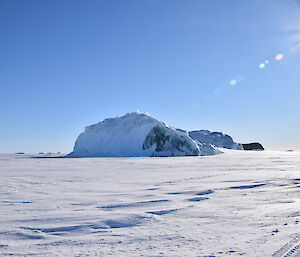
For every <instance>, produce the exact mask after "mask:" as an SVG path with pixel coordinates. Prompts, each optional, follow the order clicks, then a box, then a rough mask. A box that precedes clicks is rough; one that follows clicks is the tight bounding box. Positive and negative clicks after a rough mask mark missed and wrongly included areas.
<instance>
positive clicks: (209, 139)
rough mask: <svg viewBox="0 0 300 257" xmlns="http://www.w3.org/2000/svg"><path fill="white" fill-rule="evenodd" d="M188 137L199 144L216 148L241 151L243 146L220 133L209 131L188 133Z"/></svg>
mask: <svg viewBox="0 0 300 257" xmlns="http://www.w3.org/2000/svg"><path fill="white" fill-rule="evenodd" d="M189 136H190V137H191V138H192V139H194V140H197V141H199V142H201V143H204V144H205V143H206V144H207V143H209V144H212V145H214V146H216V147H222V148H227V149H235V150H243V145H242V144H239V143H235V142H234V141H233V139H232V137H231V136H229V135H226V134H223V133H222V132H210V131H209V130H196V131H190V132H189Z"/></svg>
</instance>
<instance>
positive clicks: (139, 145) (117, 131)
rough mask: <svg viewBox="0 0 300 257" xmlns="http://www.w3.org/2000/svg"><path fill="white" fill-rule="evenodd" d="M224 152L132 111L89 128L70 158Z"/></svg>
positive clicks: (190, 154) (191, 154) (80, 137)
mask: <svg viewBox="0 0 300 257" xmlns="http://www.w3.org/2000/svg"><path fill="white" fill-rule="evenodd" d="M218 153H221V152H220V151H219V150H218V149H216V148H215V147H214V146H212V145H211V144H209V143H201V142H197V141H194V140H193V139H192V138H191V137H190V136H189V135H188V133H186V132H183V131H181V130H177V129H175V128H172V127H169V126H168V125H167V124H165V123H163V122H161V121H159V120H157V119H155V118H153V117H151V116H149V115H148V114H145V113H140V112H132V113H128V114H126V115H125V116H122V117H116V118H110V119H106V120H104V121H102V122H100V123H98V124H95V125H91V126H88V127H86V129H85V131H84V132H83V133H82V134H80V135H79V137H78V138H77V140H76V142H75V146H74V150H73V152H72V153H70V154H69V155H67V157H131V156H157V157H158V156H197V155H214V154H218Z"/></svg>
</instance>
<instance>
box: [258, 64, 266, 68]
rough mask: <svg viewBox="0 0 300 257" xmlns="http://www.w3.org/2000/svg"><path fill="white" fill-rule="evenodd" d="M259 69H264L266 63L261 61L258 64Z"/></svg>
mask: <svg viewBox="0 0 300 257" xmlns="http://www.w3.org/2000/svg"><path fill="white" fill-rule="evenodd" d="M258 67H259V68H260V69H264V68H265V67H266V64H265V63H261V64H260V65H259V66H258Z"/></svg>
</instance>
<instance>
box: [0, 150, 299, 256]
mask: <svg viewBox="0 0 300 257" xmlns="http://www.w3.org/2000/svg"><path fill="white" fill-rule="evenodd" d="M224 151H225V153H224V154H220V155H216V156H206V157H198V156H197V157H174V158H78V159H76V158H61V159H37V158H28V156H23V155H0V194H1V201H0V256H5V255H13V256H27V255H32V256H180V257H182V256H229V255H231V256H240V255H244V256H272V255H273V256H299V250H300V198H299V196H300V153H299V152H272V151H264V152H247V151H234V150H224Z"/></svg>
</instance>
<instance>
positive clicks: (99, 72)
mask: <svg viewBox="0 0 300 257" xmlns="http://www.w3.org/2000/svg"><path fill="white" fill-rule="evenodd" d="M299 7H300V1H297V0H294V1H293V0H264V1H261V0H252V1H248V0H224V1H220V0H180V1H178V0H142V1H141V0H134V1H132V0H106V1H103V0H89V1H83V0H81V1H78V0H59V1H58V0H43V1H40V0H36V1H33V0H27V1H23V0H2V1H0V33H1V40H0V46H1V47H0V89H1V91H0V116H1V120H2V122H1V127H0V152H17V151H25V152H39V151H46V152H47V151H61V152H69V151H71V150H72V148H73V145H74V141H75V139H76V137H77V136H78V134H79V133H81V132H82V131H83V130H84V127H85V126H87V125H90V124H93V123H96V122H99V121H101V120H103V119H104V118H107V117H114V116H121V115H123V114H125V113H127V112H131V111H133V110H140V111H144V112H148V113H150V114H151V115H152V116H154V117H156V118H158V119H160V120H162V121H165V122H166V123H168V124H170V125H172V126H175V127H179V128H182V129H190V130H195V129H210V130H213V131H223V132H225V133H228V134H230V135H231V136H233V137H234V139H235V140H236V141H238V142H251V141H259V142H261V143H263V144H264V145H265V146H266V147H267V148H270V149H289V148H297V149H300V137H299V132H300V121H299V110H300V101H299V96H300V86H299V85H300V84H299V82H300V72H299V69H300V49H298V43H299V42H300V18H299V17H300V8H299ZM278 54H282V55H283V57H284V58H282V59H281V60H277V61H276V60H275V56H276V55H278ZM265 62H266V64H265V67H264V68H262V69H261V68H259V65H260V64H263V63H265Z"/></svg>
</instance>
